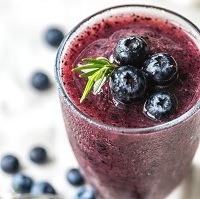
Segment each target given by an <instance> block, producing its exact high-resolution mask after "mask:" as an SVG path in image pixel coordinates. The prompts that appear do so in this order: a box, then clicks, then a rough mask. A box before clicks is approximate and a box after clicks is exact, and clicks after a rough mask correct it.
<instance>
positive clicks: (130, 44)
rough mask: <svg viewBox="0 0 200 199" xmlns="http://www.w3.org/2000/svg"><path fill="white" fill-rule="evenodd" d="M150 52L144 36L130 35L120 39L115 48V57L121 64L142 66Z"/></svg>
mask: <svg viewBox="0 0 200 199" xmlns="http://www.w3.org/2000/svg"><path fill="white" fill-rule="evenodd" d="M148 54H149V47H148V45H147V43H146V42H145V41H144V40H143V39H142V38H140V37H136V36H128V37H124V38H122V39H121V40H119V42H118V43H117V45H116V47H115V49H114V52H113V57H114V60H115V61H116V62H117V63H118V64H120V65H131V66H137V67H142V63H143V62H144V61H145V59H146V57H147V56H148Z"/></svg>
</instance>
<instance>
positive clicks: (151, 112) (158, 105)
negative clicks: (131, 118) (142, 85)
mask: <svg viewBox="0 0 200 199" xmlns="http://www.w3.org/2000/svg"><path fill="white" fill-rule="evenodd" d="M177 106H178V103H177V99H176V96H175V95H174V94H172V93H170V92H168V91H159V92H156V93H154V94H153V95H151V96H150V97H149V98H148V99H147V100H146V102H145V104H144V113H145V114H146V115H147V116H148V117H150V118H152V119H155V120H163V119H167V118H169V117H170V116H171V115H172V114H173V113H174V112H175V111H176V110H177Z"/></svg>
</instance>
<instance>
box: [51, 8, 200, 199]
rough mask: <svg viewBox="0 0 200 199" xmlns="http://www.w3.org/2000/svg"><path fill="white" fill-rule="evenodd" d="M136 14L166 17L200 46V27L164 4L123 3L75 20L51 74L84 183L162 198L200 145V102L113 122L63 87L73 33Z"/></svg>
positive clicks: (128, 197)
mask: <svg viewBox="0 0 200 199" xmlns="http://www.w3.org/2000/svg"><path fill="white" fill-rule="evenodd" d="M124 13H125V14H128V13H134V14H136V15H137V14H139V15H141V14H142V15H146V16H149V17H158V18H162V19H165V20H166V19H167V20H168V21H170V22H171V23H175V24H176V25H178V26H180V27H182V29H183V30H184V31H186V32H187V33H188V34H189V35H190V37H191V38H192V39H193V40H194V41H195V42H196V44H197V45H198V46H199V44H200V32H199V30H198V28H197V27H196V26H195V25H194V24H193V23H191V22H190V21H189V20H187V19H186V18H184V17H183V16H180V15H179V14H177V13H174V12H172V11H169V10H166V9H164V8H159V7H154V6H147V5H122V6H116V7H112V8H108V9H105V10H103V11H100V12H98V13H96V14H94V15H92V16H90V17H88V18H86V19H85V20H83V21H82V22H81V23H79V24H78V25H77V26H76V27H75V28H73V29H72V30H71V32H70V33H69V34H68V35H67V36H66V37H65V38H64V40H63V42H62V44H61V45H60V47H59V50H58V54H57V58H56V65H55V77H56V82H57V86H58V90H59V96H60V102H61V108H62V114H63V118H64V123H65V127H66V132H67V135H68V138H69V141H70V143H71V146H72V149H73V151H74V154H75V156H76V159H77V161H78V163H79V166H80V169H81V171H82V172H83V175H84V177H85V179H86V180H87V182H88V183H89V184H91V185H92V186H93V187H94V188H95V189H96V190H97V191H98V193H99V194H100V196H102V197H103V198H105V199H122V198H124V199H133V198H134V199H163V198H164V197H166V196H167V195H168V194H169V193H170V192H171V191H172V190H173V189H174V188H175V187H176V186H177V185H178V184H179V183H180V182H181V180H182V179H183V178H184V176H185V175H186V173H187V171H188V169H189V167H190V164H191V162H192V159H193V157H194V155H195V152H196V150H197V147H198V144H199V132H200V131H199V130H200V129H199V126H200V111H199V109H200V101H199V100H198V101H197V102H196V104H195V105H194V106H193V107H192V108H191V109H190V110H188V111H187V112H185V113H184V114H183V115H181V116H180V117H178V118H176V119H174V120H172V121H169V122H166V123H163V124H158V125H157V126H153V127H148V128H124V127H123V126H122V127H115V126H111V125H107V124H104V123H102V122H99V121H96V120H95V119H93V118H91V117H89V116H88V115H86V114H84V113H83V112H82V111H81V110H79V109H78V108H77V107H76V105H75V104H73V102H72V101H71V99H70V96H69V95H68V92H67V90H65V88H64V85H63V82H62V78H61V72H62V70H61V67H62V62H61V60H62V58H63V56H64V54H65V52H66V51H67V50H69V49H70V46H71V44H72V43H73V40H74V38H76V36H78V35H79V34H80V33H81V32H83V31H84V30H85V29H86V28H87V27H88V26H92V25H93V24H95V23H97V22H98V21H101V20H102V19H104V18H106V17H108V16H111V15H112V16H114V15H120V14H124Z"/></svg>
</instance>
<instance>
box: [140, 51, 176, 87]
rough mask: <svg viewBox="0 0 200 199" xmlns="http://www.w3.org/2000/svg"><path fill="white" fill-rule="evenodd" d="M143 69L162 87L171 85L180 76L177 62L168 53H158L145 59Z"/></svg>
mask: <svg viewBox="0 0 200 199" xmlns="http://www.w3.org/2000/svg"><path fill="white" fill-rule="evenodd" d="M143 70H144V71H145V72H146V73H147V74H148V76H149V77H150V79H151V80H152V81H153V83H154V84H155V85H157V86H160V87H163V86H164V87H166V86H169V85H171V84H172V83H173V82H174V81H175V80H176V79H177V77H178V66H177V63H176V61H175V60H174V58H173V57H172V56H170V55H169V54H167V53H158V54H154V55H152V56H150V57H149V58H148V59H147V60H146V61H145V63H144V66H143Z"/></svg>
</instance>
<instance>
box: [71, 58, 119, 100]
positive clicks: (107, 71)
mask: <svg viewBox="0 0 200 199" xmlns="http://www.w3.org/2000/svg"><path fill="white" fill-rule="evenodd" d="M82 61H83V62H85V63H86V64H83V65H80V66H77V67H76V68H74V69H72V71H73V72H78V71H82V72H83V73H82V74H80V75H79V77H81V78H88V82H87V84H86V86H85V89H84V91H83V95H82V97H81V99H80V103H82V102H83V101H84V100H85V99H86V98H87V96H88V95H89V93H90V91H91V89H92V88H93V93H94V94H96V93H97V92H98V91H99V90H100V89H101V87H102V86H103V85H104V84H105V82H106V80H107V79H108V77H109V76H110V75H111V74H112V73H113V72H114V70H115V69H116V67H117V65H116V64H114V63H111V62H110V61H109V60H108V59H106V58H105V57H98V58H96V59H93V58H84V59H82Z"/></svg>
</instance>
